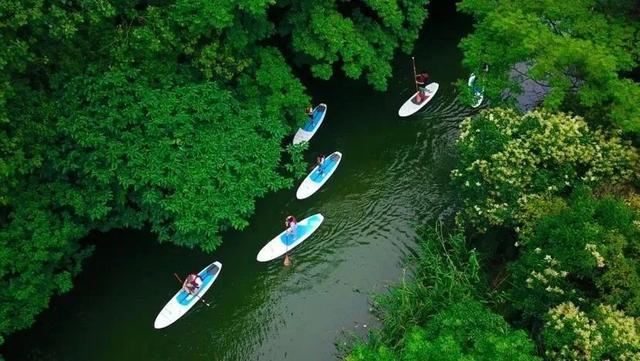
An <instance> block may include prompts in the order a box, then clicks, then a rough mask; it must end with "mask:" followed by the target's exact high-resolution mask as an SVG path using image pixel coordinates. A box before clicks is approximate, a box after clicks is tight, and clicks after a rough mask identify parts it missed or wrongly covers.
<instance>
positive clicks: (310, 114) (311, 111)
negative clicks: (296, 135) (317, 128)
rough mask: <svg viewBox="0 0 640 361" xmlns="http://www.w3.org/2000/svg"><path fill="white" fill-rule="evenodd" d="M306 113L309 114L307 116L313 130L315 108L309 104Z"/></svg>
mask: <svg viewBox="0 0 640 361" xmlns="http://www.w3.org/2000/svg"><path fill="white" fill-rule="evenodd" d="M304 113H305V114H307V116H308V117H309V121H310V122H311V123H310V124H311V128H313V125H314V124H313V113H314V112H313V107H312V106H311V104H309V106H308V107H307V109H305V110H304Z"/></svg>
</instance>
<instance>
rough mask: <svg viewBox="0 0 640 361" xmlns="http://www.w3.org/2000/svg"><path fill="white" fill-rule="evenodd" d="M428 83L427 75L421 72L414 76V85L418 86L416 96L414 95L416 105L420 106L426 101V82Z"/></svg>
mask: <svg viewBox="0 0 640 361" xmlns="http://www.w3.org/2000/svg"><path fill="white" fill-rule="evenodd" d="M428 81H429V74H428V73H427V72H426V71H425V70H423V71H421V72H420V74H418V75H416V84H417V85H418V95H416V104H420V103H422V102H423V101H425V100H426V99H427V94H426V90H427V82H428Z"/></svg>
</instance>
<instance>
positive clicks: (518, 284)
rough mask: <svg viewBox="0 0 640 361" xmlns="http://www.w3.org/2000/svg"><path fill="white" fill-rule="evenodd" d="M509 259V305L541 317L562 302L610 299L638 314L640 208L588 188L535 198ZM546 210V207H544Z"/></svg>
mask: <svg viewBox="0 0 640 361" xmlns="http://www.w3.org/2000/svg"><path fill="white" fill-rule="evenodd" d="M533 204H535V205H536V207H533V206H530V207H528V208H527V210H528V211H530V212H531V213H533V214H535V216H527V217H525V219H527V221H526V222H525V224H524V226H523V228H522V230H521V231H520V233H519V238H518V247H519V249H520V252H521V255H520V257H519V258H517V259H516V260H514V261H512V262H510V263H509V265H508V269H509V273H510V280H511V282H509V286H508V289H507V292H508V293H509V295H510V298H511V299H512V302H511V305H512V307H513V308H515V309H516V310H518V311H520V312H522V313H523V315H524V316H525V318H529V319H540V317H541V315H543V314H544V313H545V312H546V310H548V309H549V308H550V307H553V306H555V305H557V304H559V303H563V302H569V301H570V302H573V303H574V304H576V305H590V304H595V303H606V304H612V305H617V306H619V307H621V308H623V309H624V310H626V311H627V313H628V314H630V315H633V316H637V315H639V314H640V262H638V257H639V256H640V242H638V241H639V240H640V228H638V226H637V225H636V223H637V221H638V220H639V219H640V212H639V211H638V210H636V209H633V208H631V207H630V206H629V205H628V204H627V203H625V202H624V201H622V200H618V199H615V198H613V197H604V198H596V197H594V196H593V195H592V194H591V193H590V192H589V191H588V190H587V189H586V188H583V187H581V188H578V189H576V190H575V191H574V192H573V193H572V194H571V195H570V196H569V197H568V198H567V199H561V198H559V197H556V199H554V200H548V201H545V202H543V201H541V200H539V201H537V202H532V205H533ZM543 210H544V211H545V212H546V213H543Z"/></svg>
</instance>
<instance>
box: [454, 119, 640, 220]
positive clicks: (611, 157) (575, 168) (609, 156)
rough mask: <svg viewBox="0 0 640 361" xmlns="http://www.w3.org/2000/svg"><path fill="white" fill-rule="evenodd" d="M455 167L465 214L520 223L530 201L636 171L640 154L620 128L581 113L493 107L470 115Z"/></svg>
mask: <svg viewBox="0 0 640 361" xmlns="http://www.w3.org/2000/svg"><path fill="white" fill-rule="evenodd" d="M458 150H459V153H460V159H459V163H458V168H457V169H454V170H453V171H452V179H453V181H454V183H455V184H456V185H457V187H458V189H459V192H460V196H461V200H462V206H463V209H462V211H461V212H460V213H459V216H458V217H459V218H458V219H459V220H460V221H462V222H464V223H465V224H469V225H472V226H475V227H476V229H478V230H480V231H484V230H486V229H487V228H489V227H490V226H497V225H505V226H511V227H515V226H517V225H518V224H519V223H520V222H521V220H520V217H521V216H522V213H523V212H522V210H523V208H524V207H525V206H526V205H527V203H528V202H530V201H532V200H533V199H536V198H539V197H545V196H549V195H556V194H562V193H566V192H567V191H568V190H571V189H572V188H574V187H575V186H576V185H579V184H585V185H597V184H600V183H601V182H607V183H617V182H624V181H627V180H629V179H630V178H632V177H633V176H634V169H635V168H636V164H637V159H638V155H637V152H636V151H635V149H634V148H633V147H632V146H631V145H629V144H627V143H625V142H623V141H622V140H621V139H620V137H619V136H617V135H609V134H605V133H604V132H602V131H600V130H593V129H589V127H588V126H587V123H586V122H585V121H584V120H583V119H582V118H580V117H577V116H571V115H568V114H563V113H550V112H547V111H534V112H530V113H527V114H524V115H522V114H519V113H517V112H516V111H514V110H510V109H501V108H495V109H489V110H485V111H483V112H481V113H480V114H479V115H477V116H475V117H472V118H466V119H465V120H464V121H463V122H462V124H461V133H460V137H459V139H458Z"/></svg>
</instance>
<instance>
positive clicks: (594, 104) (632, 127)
mask: <svg viewBox="0 0 640 361" xmlns="http://www.w3.org/2000/svg"><path fill="white" fill-rule="evenodd" d="M458 7H459V9H460V10H461V11H462V12H465V13H467V14H470V15H472V16H473V17H474V19H475V20H476V24H475V30H474V32H473V33H472V34H471V35H469V36H467V37H466V38H465V39H463V40H462V41H461V43H460V48H461V49H462V51H463V52H464V60H463V63H464V65H465V66H466V67H467V68H469V69H471V70H473V71H476V72H477V71H478V70H479V69H482V67H483V64H485V63H486V64H489V65H490V71H489V73H488V74H486V76H485V77H484V78H483V84H481V85H483V86H485V88H486V96H488V97H489V98H491V99H492V100H493V101H494V102H499V101H500V99H501V97H502V94H503V91H504V90H505V89H508V90H510V91H511V92H512V93H514V94H517V93H519V92H520V90H521V89H520V85H519V84H517V83H516V82H515V81H514V80H513V79H511V78H510V73H512V72H518V70H517V69H516V68H515V65H516V64H519V63H526V64H528V65H529V66H530V67H529V68H528V71H527V72H526V74H523V75H525V76H526V77H528V78H530V79H532V80H534V81H537V82H542V83H544V84H548V85H549V86H550V87H551V88H550V92H549V93H548V94H547V95H546V97H545V99H544V107H545V108H547V109H550V110H564V111H572V112H575V113H577V114H581V115H583V116H585V118H586V119H587V120H588V121H590V122H595V123H598V124H611V123H613V124H614V125H615V126H617V127H620V128H622V129H624V130H625V131H627V132H633V133H638V132H640V107H638V105H637V101H636V99H638V98H639V97H640V85H639V84H638V83H637V82H634V81H633V80H632V79H630V78H628V77H627V74H628V73H629V72H631V71H632V70H634V69H637V68H638V63H639V60H640V50H639V48H638V46H637V44H638V37H637V34H638V30H639V29H640V23H639V22H638V21H637V19H635V17H636V16H637V15H636V14H637V11H638V4H637V2H634V1H629V0H627V1H619V2H616V1H600V0H583V1H569V2H567V1H526V0H508V1H496V0H464V1H462V2H461V3H459V5H458Z"/></svg>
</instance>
